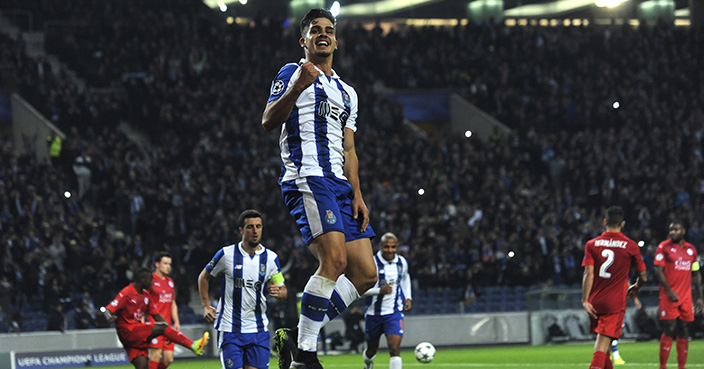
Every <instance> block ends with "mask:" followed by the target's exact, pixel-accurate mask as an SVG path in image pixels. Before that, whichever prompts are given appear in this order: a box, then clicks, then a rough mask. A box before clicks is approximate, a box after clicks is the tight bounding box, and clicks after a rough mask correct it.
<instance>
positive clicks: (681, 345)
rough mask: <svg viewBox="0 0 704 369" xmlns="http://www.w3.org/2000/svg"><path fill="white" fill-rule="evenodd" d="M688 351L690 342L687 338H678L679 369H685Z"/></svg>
mask: <svg viewBox="0 0 704 369" xmlns="http://www.w3.org/2000/svg"><path fill="white" fill-rule="evenodd" d="M688 349H689V340H688V339H686V338H679V337H677V368H679V369H684V364H686V363H687V350H688Z"/></svg>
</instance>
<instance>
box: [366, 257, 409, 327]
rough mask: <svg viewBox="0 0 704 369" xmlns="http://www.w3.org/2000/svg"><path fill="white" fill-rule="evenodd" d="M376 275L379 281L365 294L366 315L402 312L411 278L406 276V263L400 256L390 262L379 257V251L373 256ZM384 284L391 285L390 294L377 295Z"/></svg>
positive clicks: (407, 296) (407, 297)
mask: <svg viewBox="0 0 704 369" xmlns="http://www.w3.org/2000/svg"><path fill="white" fill-rule="evenodd" d="M374 262H375V263H376V269H377V275H378V277H379V280H378V281H377V282H376V286H374V287H373V288H372V289H371V290H370V291H368V292H365V294H364V295H365V296H369V297H367V313H366V315H389V314H393V313H395V312H403V303H404V301H406V299H413V297H412V296H411V276H410V274H408V261H407V260H406V258H404V257H403V256H401V255H398V254H396V257H394V258H393V260H391V261H387V260H386V259H384V258H383V257H382V256H381V251H378V252H377V253H376V254H375V255H374ZM386 284H390V285H391V293H390V294H387V295H379V294H378V293H379V289H380V288H381V287H383V286H384V285H386Z"/></svg>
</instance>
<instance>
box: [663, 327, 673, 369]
mask: <svg viewBox="0 0 704 369" xmlns="http://www.w3.org/2000/svg"><path fill="white" fill-rule="evenodd" d="M670 349H672V337H668V336H666V335H664V334H663V335H662V336H660V367H661V368H665V367H667V358H669V357H670Z"/></svg>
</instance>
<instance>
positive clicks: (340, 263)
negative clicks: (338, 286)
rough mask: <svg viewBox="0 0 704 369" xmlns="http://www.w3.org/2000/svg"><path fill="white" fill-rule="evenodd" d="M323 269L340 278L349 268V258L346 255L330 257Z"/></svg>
mask: <svg viewBox="0 0 704 369" xmlns="http://www.w3.org/2000/svg"><path fill="white" fill-rule="evenodd" d="M322 268H323V269H325V270H327V271H329V272H330V273H332V274H334V275H335V277H339V276H340V275H341V274H342V273H343V272H344V271H345V268H347V257H346V256H345V255H344V254H342V255H335V256H333V257H330V258H328V259H326V260H325V262H324V263H323V265H322Z"/></svg>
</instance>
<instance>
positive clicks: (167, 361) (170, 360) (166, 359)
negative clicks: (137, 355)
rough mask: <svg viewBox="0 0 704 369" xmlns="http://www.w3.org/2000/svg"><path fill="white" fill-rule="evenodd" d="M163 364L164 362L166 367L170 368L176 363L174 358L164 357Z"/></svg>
mask: <svg viewBox="0 0 704 369" xmlns="http://www.w3.org/2000/svg"><path fill="white" fill-rule="evenodd" d="M163 362H164V365H166V366H169V365H171V363H173V362H174V358H172V357H164V360H163Z"/></svg>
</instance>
